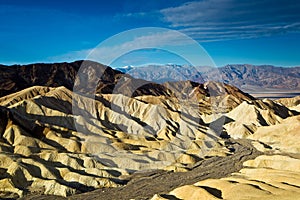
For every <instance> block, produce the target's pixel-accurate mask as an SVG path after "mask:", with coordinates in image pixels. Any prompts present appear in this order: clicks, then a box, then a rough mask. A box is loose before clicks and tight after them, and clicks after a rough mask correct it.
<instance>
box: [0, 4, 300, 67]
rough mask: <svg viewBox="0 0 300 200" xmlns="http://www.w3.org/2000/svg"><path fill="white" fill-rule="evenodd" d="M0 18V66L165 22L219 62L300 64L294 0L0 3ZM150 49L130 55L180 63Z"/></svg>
mask: <svg viewBox="0 0 300 200" xmlns="http://www.w3.org/2000/svg"><path fill="white" fill-rule="evenodd" d="M0 20H1V21H0V45H1V48H0V63H2V64H14V63H20V64H23V63H33V62H61V61H73V60H79V59H84V58H86V56H87V54H88V52H89V51H90V50H92V49H94V48H95V47H97V46H98V45H99V43H101V42H102V41H104V40H105V39H107V38H109V37H111V36H113V35H115V34H118V33H120V32H122V31H126V30H129V29H134V28H140V27H164V28H168V29H173V30H178V31H180V32H182V33H184V34H186V35H188V36H189V37H191V38H193V39H195V40H196V41H197V42H199V43H200V44H201V45H202V46H203V47H204V49H205V50H206V51H207V52H208V54H209V55H210V56H211V58H212V59H213V61H214V62H215V64H216V65H217V66H222V65H226V64H234V63H241V64H242V63H248V64H272V65H276V66H300V51H299V48H300V1H296V0H260V1H243V0H202V1H183V0H176V1H174V0H160V1H155V0H153V1H150V0H139V1H134V0H122V1H96V0H95V1H93V0H85V1H77V0H72V1H71V0H64V1H60V2H59V1H34V0H26V1H24V0H1V1H0ZM153 52H155V51H153V50H150V51H148V52H147V51H145V50H141V52H139V53H137V54H135V55H136V57H135V60H140V59H137V57H139V58H141V57H142V58H144V60H143V61H142V62H144V63H159V62H161V63H174V62H180V60H178V59H177V58H178V56H172V55H170V54H169V55H168V54H167V53H153ZM125 57H126V56H125ZM128 58H131V59H132V64H137V62H134V56H133V55H131V56H127V57H126V58H124V63H122V62H119V64H118V65H122V64H124V65H125V64H126V63H128V64H129V63H130V60H128ZM119 61H120V59H119ZM125 61H126V63H125ZM142 62H141V61H139V62H138V63H139V64H141V63H142Z"/></svg>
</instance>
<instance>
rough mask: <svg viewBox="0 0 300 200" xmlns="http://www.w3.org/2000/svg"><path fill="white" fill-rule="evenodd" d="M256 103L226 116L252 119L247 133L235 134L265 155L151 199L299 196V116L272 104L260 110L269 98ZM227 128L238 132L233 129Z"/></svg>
mask: <svg viewBox="0 0 300 200" xmlns="http://www.w3.org/2000/svg"><path fill="white" fill-rule="evenodd" d="M256 104H257V105H254V104H252V105H249V104H248V103H245V102H244V103H242V104H241V105H239V106H238V107H237V108H235V109H239V107H241V108H243V110H244V112H242V111H239V112H238V113H240V115H238V114H236V115H235V112H236V110H235V109H234V110H232V111H231V112H229V113H228V116H230V117H232V118H233V119H235V120H236V121H235V123H237V122H238V121H239V123H240V124H242V125H243V126H244V127H246V125H248V124H249V122H252V126H253V127H255V128H254V130H251V131H250V130H249V132H248V134H242V135H238V134H235V137H241V136H243V137H247V138H248V139H250V140H252V143H253V145H254V146H255V147H256V148H257V149H258V150H260V151H262V152H266V153H267V154H266V155H261V156H258V157H256V158H255V159H254V160H248V161H246V162H244V163H243V168H242V169H241V170H240V171H239V172H236V173H232V174H231V175H230V176H228V177H224V178H220V179H206V180H203V181H199V182H195V183H194V184H191V185H184V186H180V187H177V188H176V189H173V190H172V191H170V192H168V193H165V194H156V195H154V196H153V198H152V199H153V200H158V199H201V200H202V199H249V200H250V199H251V200H252V199H287V200H288V199H300V191H299V187H300V181H299V180H300V148H299V146H300V142H299V141H300V140H299V139H300V138H299V137H300V126H299V125H300V118H299V115H298V116H291V117H286V119H283V118H282V117H283V116H284V113H285V114H286V112H285V111H286V109H283V110H278V105H276V104H274V103H272V105H273V106H272V107H270V108H273V109H268V110H265V109H263V106H262V105H265V106H269V105H270V101H269V100H268V101H266V100H264V101H256ZM274 105H275V107H274ZM279 106H280V107H281V108H282V106H281V105H279ZM275 111H276V112H277V114H276V112H275ZM279 111H281V112H279ZM247 114H248V115H247ZM258 115H259V116H258ZM280 115H281V117H279V116H280ZM242 118H244V120H242ZM262 122H263V123H262ZM231 123H232V122H231ZM225 127H226V128H227V129H229V128H230V127H229V126H227V125H225ZM247 129H249V128H248V127H247ZM230 131H231V132H232V133H237V132H238V131H237V130H236V129H231V130H230ZM230 131H229V132H230Z"/></svg>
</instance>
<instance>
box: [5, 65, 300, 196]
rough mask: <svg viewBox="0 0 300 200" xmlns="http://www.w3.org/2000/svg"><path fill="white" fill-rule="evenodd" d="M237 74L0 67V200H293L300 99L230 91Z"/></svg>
mask: <svg viewBox="0 0 300 200" xmlns="http://www.w3.org/2000/svg"><path fill="white" fill-rule="evenodd" d="M237 68H239V70H244V71H249V70H250V71H251V70H253V69H255V70H257V71H256V72H255V73H254V72H253V73H254V74H256V75H257V74H258V75H259V76H258V77H257V79H260V77H274V76H275V75H273V74H274V73H275V74H276V73H277V72H274V68H272V67H269V68H268V67H266V68H264V70H263V71H262V70H260V69H257V68H255V67H253V66H236V67H235V68H234V70H236V69H237ZM222 70H223V71H225V72H224V74H236V72H235V71H234V70H233V68H231V67H225V68H222ZM230 70H232V71H230ZM276 70H277V69H276ZM276 70H275V71H276ZM297 70H298V68H295V72H294V71H292V72H290V75H289V76H290V77H296V76H299V70H298V71H297ZM281 73H283V72H281ZM297 73H298V75H297ZM224 74H223V75H224ZM249 74H250V75H249ZM270 74H272V75H270ZM277 74H279V73H277ZM295 74H296V75H295ZM256 75H255V76H256ZM203 76H205V75H203ZM228 76H229V75H228ZM244 76H247V77H248V76H252V74H251V73H248V72H247V73H243V74H242V75H241V77H244ZM253 76H254V75H253ZM278 76H279V75H278ZM289 76H287V78H288V79H289V80H290V82H288V84H291V85H293V84H294V86H295V88H296V89H297V88H299V85H297V84H298V82H297V81H295V80H296V79H297V78H295V79H292V78H289ZM238 77H239V76H232V79H230V78H228V81H225V83H222V82H216V81H213V80H212V81H207V82H203V83H202V82H200V81H198V82H197V81H195V80H180V79H178V80H177V81H174V80H172V81H169V82H163V83H155V82H150V81H147V80H143V79H137V78H133V77H132V76H131V75H129V74H124V73H123V72H121V71H117V70H114V69H112V68H110V67H108V66H104V65H102V64H99V63H96V62H92V61H76V62H72V63H54V64H30V65H23V66H19V65H13V66H0V96H1V97H0V157H1V159H0V171H1V173H0V199H34V200H37V199H152V200H164V199H170V200H171V199H201V200H203V199H249V200H250V199H251V200H252V199H300V190H299V187H300V142H299V141H300V100H299V96H296V97H293V98H281V99H277V100H271V99H257V98H255V97H253V96H251V95H250V94H247V93H245V92H243V91H242V90H240V89H238V87H235V86H232V85H237V83H239V81H237V79H238ZM145 79H147V78H145ZM243 79H245V77H244V78H243ZM247 80H248V81H250V80H252V79H251V78H249V79H247ZM235 81H236V82H235ZM254 82H255V80H254ZM275 82H276V81H275ZM275 82H272V81H270V82H269V83H268V84H270V85H272V86H274V87H275V86H276V84H275ZM266 87H269V86H268V85H267V86H266Z"/></svg>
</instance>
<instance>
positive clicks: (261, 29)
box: [160, 0, 300, 41]
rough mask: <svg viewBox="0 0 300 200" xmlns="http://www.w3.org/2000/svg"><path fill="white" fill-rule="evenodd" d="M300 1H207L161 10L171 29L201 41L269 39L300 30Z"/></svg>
mask: <svg viewBox="0 0 300 200" xmlns="http://www.w3.org/2000/svg"><path fill="white" fill-rule="evenodd" d="M299 10H300V2H299V1H292V0H285V1H284V0H276V1H274V0H262V1H255V2H254V1H239V0H203V1H192V2H188V3H185V4H182V5H180V6H178V7H169V8H165V9H162V10H160V12H161V14H162V15H163V20H164V21H165V22H166V23H168V24H169V26H170V27H173V28H175V29H178V30H181V31H183V32H184V33H186V34H188V35H189V36H191V37H193V38H195V39H197V40H199V41H215V40H227V39H241V38H253V37H261V36H268V35H273V34H281V33H287V32H299V31H300V23H299V19H300V12H299Z"/></svg>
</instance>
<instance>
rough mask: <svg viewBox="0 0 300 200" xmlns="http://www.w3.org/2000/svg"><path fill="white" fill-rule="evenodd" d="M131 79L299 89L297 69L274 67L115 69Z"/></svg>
mask: <svg viewBox="0 0 300 200" xmlns="http://www.w3.org/2000/svg"><path fill="white" fill-rule="evenodd" d="M117 70H119V71H122V72H123V73H128V74H129V75H131V76H133V77H134V78H141V79H146V80H148V81H154V82H158V83H162V82H166V81H183V80H191V81H195V82H206V81H207V80H217V81H223V82H224V83H227V84H230V85H234V86H236V87H238V88H240V89H242V90H244V91H247V92H252V91H266V90H270V91H273V90H275V91H276V90H277V91H278V90H284V91H285V90H294V91H295V90H296V91H297V90H300V67H291V68H285V67H275V66H271V65H260V66H256V65H248V64H236V65H226V66H224V67H220V68H212V67H192V66H188V65H175V64H174V65H148V66H142V67H132V66H126V67H125V68H117Z"/></svg>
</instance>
